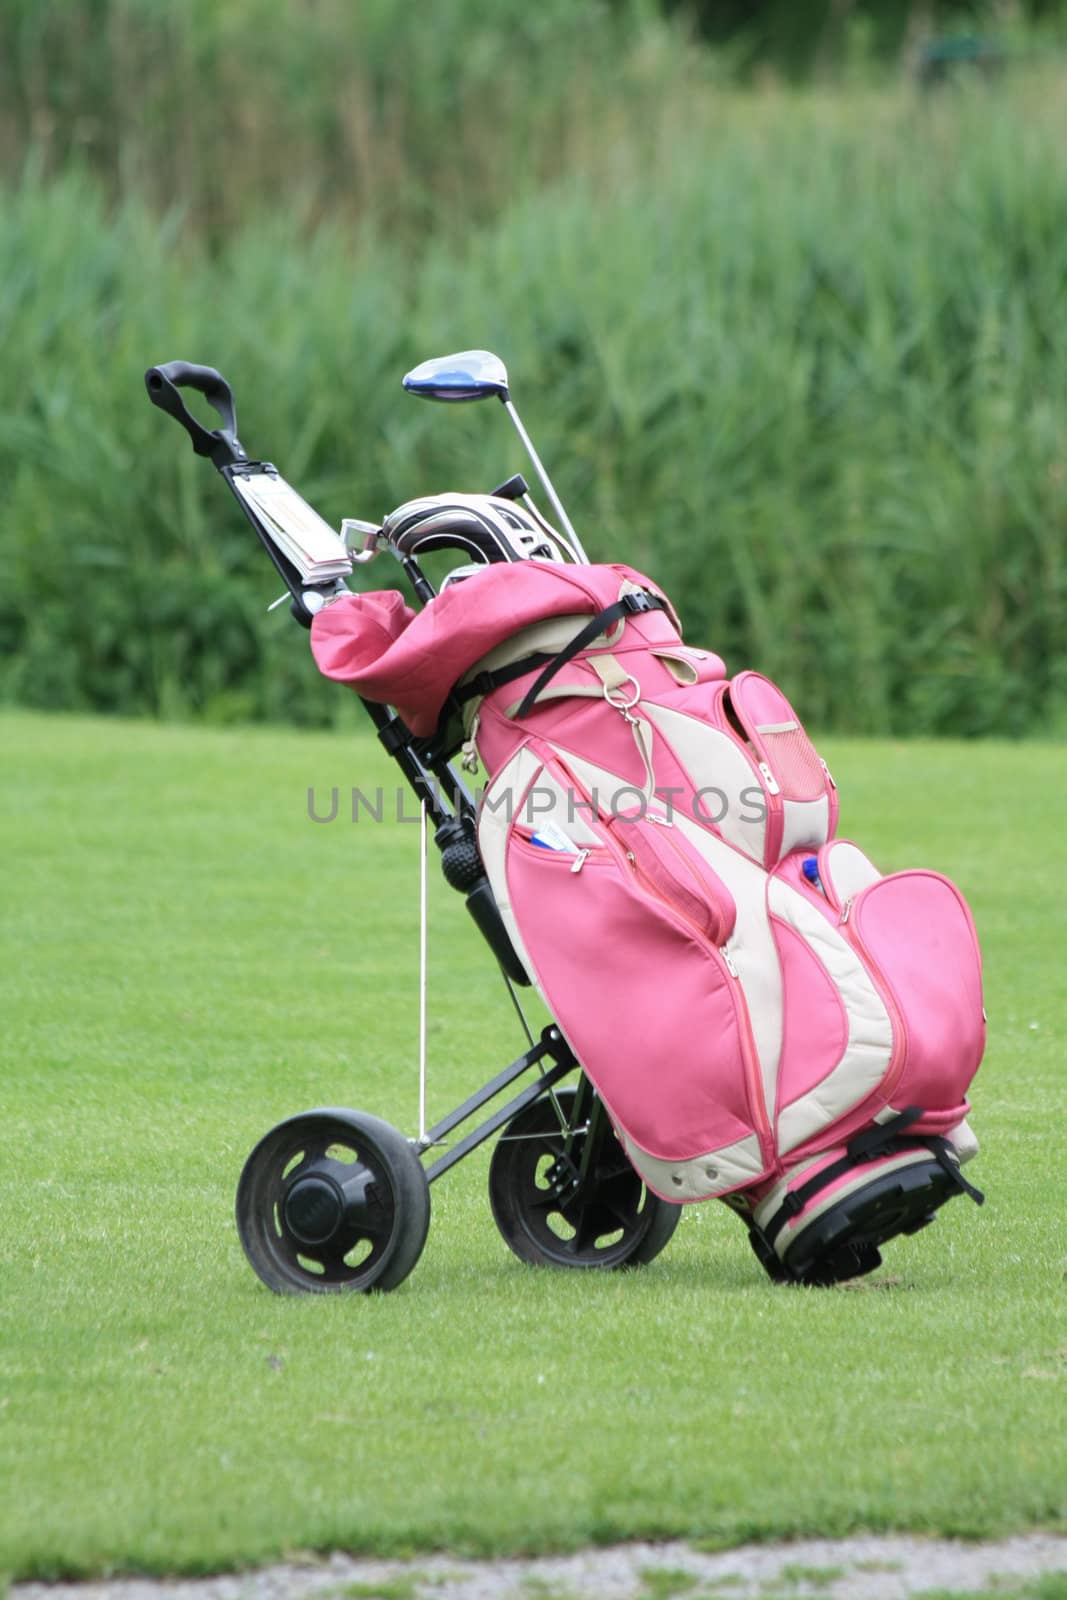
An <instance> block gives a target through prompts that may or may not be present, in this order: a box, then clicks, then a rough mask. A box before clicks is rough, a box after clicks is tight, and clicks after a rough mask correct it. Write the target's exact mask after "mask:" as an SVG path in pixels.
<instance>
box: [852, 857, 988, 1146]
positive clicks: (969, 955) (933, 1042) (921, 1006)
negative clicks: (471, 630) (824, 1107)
mask: <svg viewBox="0 0 1067 1600" xmlns="http://www.w3.org/2000/svg"><path fill="white" fill-rule="evenodd" d="M841 927H842V931H843V932H844V933H845V935H846V937H847V938H848V939H849V940H850V942H851V943H852V944H853V945H854V946H855V947H856V949H857V950H858V951H859V953H860V954H861V956H862V957H863V959H864V961H865V962H866V964H867V966H868V967H869V969H870V971H871V974H872V976H873V977H874V978H875V980H876V981H877V982H878V984H879V986H880V987H881V989H882V992H883V997H884V998H885V1000H886V1003H887V1006H888V1008H889V1011H890V1016H891V1018H892V1022H893V1032H894V1036H895V1049H894V1055H893V1062H892V1064H891V1067H890V1071H889V1073H888V1075H887V1078H886V1080H885V1083H884V1085H883V1093H884V1097H885V1101H886V1102H887V1103H891V1104H892V1105H893V1106H894V1107H895V1108H896V1109H898V1110H900V1109H903V1107H904V1106H909V1105H915V1106H921V1107H922V1108H923V1110H924V1111H931V1112H936V1111H943V1110H947V1109H951V1108H955V1107H959V1106H961V1105H963V1103H964V1100H965V1096H966V1093H967V1089H968V1086H969V1084H970V1082H971V1079H972V1078H973V1077H974V1074H975V1072H976V1071H977V1070H978V1064H979V1062H980V1061H981V1059H982V1053H983V1051H984V1049H985V1012H984V1010H983V1008H982V958H981V951H980V950H979V947H978V937H977V934H976V933H975V928H974V921H973V919H972V917H971V913H970V910H969V908H968V906H967V903H966V901H965V900H964V898H963V896H962V895H961V894H960V891H959V890H958V889H957V888H956V886H955V884H954V883H951V882H950V881H949V879H948V878H945V877H942V876H941V874H940V873H938V872H923V871H918V872H895V873H892V874H891V875H890V876H889V877H887V878H879V879H878V881H877V882H876V883H873V884H871V885H870V886H869V887H868V888H866V889H862V890H861V891H860V893H859V894H857V895H856V896H855V897H854V898H853V899H851V900H846V901H845V902H844V904H843V906H842V908H841ZM961 1115H962V1112H961Z"/></svg>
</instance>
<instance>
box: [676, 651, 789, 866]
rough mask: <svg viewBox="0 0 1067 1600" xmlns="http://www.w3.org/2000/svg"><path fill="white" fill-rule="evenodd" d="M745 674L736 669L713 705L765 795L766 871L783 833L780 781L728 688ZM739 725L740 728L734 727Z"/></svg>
mask: <svg viewBox="0 0 1067 1600" xmlns="http://www.w3.org/2000/svg"><path fill="white" fill-rule="evenodd" d="M745 676H746V674H745V673H743V672H741V673H738V675H737V677H736V678H734V679H732V680H731V682H730V683H727V684H725V685H724V687H723V690H722V694H721V695H720V696H719V698H718V701H717V706H718V708H719V710H720V716H721V719H722V729H723V731H724V732H725V733H728V734H729V735H730V737H731V738H732V739H733V740H734V743H735V744H736V745H737V748H738V749H739V750H742V751H743V752H744V754H745V757H746V759H747V760H748V762H749V764H750V765H751V767H752V770H753V772H754V774H755V775H756V777H757V778H758V779H759V782H760V787H761V788H762V789H763V792H764V794H765V795H766V802H767V821H766V825H765V828H764V834H763V866H764V868H765V869H766V870H767V871H770V869H771V867H773V866H774V865H775V863H776V862H777V861H778V859H779V855H780V853H781V849H782V838H783V836H784V834H785V804H784V802H783V800H782V788H781V785H780V784H779V782H778V780H777V778H776V777H775V776H774V773H773V772H772V771H771V768H770V764H769V762H768V761H767V760H766V756H767V750H766V747H765V746H764V744H763V741H762V739H760V737H759V735H758V734H757V733H756V732H755V730H754V728H753V727H752V724H751V719H750V718H749V717H747V716H745V717H742V715H741V712H740V711H739V710H738V707H737V703H736V701H735V699H734V696H733V694H732V692H731V691H732V689H733V687H734V685H736V684H739V683H740V682H741V680H742V679H743V678H744V677H745ZM726 695H729V697H730V702H729V703H730V707H731V715H727V713H726V710H725V708H724V707H723V705H722V701H723V698H724V697H725V696H726ZM735 724H736V726H735ZM739 729H740V731H738V730H739ZM683 770H684V767H683Z"/></svg>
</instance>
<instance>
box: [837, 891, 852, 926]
mask: <svg viewBox="0 0 1067 1600" xmlns="http://www.w3.org/2000/svg"><path fill="white" fill-rule="evenodd" d="M851 915H852V896H851V895H849V897H848V899H847V900H846V901H845V903H844V905H843V906H842V907H841V916H840V918H839V919H838V920H839V922H840V923H845V922H847V921H848V919H849V917H850V916H851Z"/></svg>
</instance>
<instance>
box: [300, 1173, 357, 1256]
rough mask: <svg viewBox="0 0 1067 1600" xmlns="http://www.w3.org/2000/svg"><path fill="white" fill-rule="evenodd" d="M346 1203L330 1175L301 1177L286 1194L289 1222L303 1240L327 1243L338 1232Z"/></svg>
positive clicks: (303, 1241) (312, 1242)
mask: <svg viewBox="0 0 1067 1600" xmlns="http://www.w3.org/2000/svg"><path fill="white" fill-rule="evenodd" d="M343 1213H344V1203H343V1201H342V1199H341V1195H340V1194H339V1192H338V1190H337V1186H336V1185H335V1184H333V1183H331V1182H330V1180H329V1179H328V1178H324V1177H321V1176H318V1175H312V1176H309V1177H306V1178H301V1179H300V1180H299V1181H298V1182H297V1183H294V1184H293V1187H292V1188H291V1189H290V1190H289V1193H288V1194H287V1195H286V1197H285V1223H286V1226H287V1228H288V1229H289V1232H290V1233H291V1234H293V1236H294V1237H295V1238H296V1239H299V1241H300V1242H301V1244H325V1243H326V1241H327V1239H330V1238H332V1236H333V1235H334V1234H335V1233H336V1232H337V1229H338V1226H339V1225H340V1222H341V1217H342V1215H343Z"/></svg>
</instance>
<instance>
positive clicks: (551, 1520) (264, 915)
mask: <svg viewBox="0 0 1067 1600" xmlns="http://www.w3.org/2000/svg"><path fill="white" fill-rule="evenodd" d="M0 741H2V745H0V747H2V749H3V752H4V760H3V773H4V779H5V782H4V786H3V796H2V805H3V840H4V869H3V885H4V894H3V901H4V915H3V918H2V929H0V938H2V941H3V944H2V960H0V993H2V1011H0V1015H2V1029H0V1051H2V1068H0V1083H2V1105H3V1123H2V1133H3V1143H2V1157H0V1218H2V1228H0V1283H2V1303H0V1481H2V1482H3V1483H4V1485H5V1490H4V1493H3V1495H2V1496H0V1572H6V1573H7V1574H8V1575H10V1576H23V1577H27V1576H54V1575H59V1574H63V1573H69V1574H81V1573H91V1572H97V1571H103V1570H108V1569H122V1568H137V1569H149V1570H155V1571H183V1572H194V1571H199V1570H206V1569H212V1568H219V1567H225V1566H232V1565H238V1564H242V1563H252V1562H261V1561H265V1560H267V1559H269V1558H272V1557H275V1556H277V1555H279V1554H280V1553H282V1552H287V1551H297V1550H306V1549H309V1548H316V1547H317V1548H329V1547H345V1548H347V1549H349V1550H353V1551H365V1552H375V1553H380V1554H397V1553H400V1552H405V1551H414V1550H425V1549H429V1548H432V1547H448V1548H451V1549H453V1550H456V1551H467V1552H488V1551H516V1552H517V1551H532V1550H537V1549H543V1548H550V1547H554V1548H569V1547H574V1546H577V1545H579V1544H582V1543H585V1542H588V1541H593V1540H608V1539H618V1538H626V1537H633V1536H639V1535H640V1536H646V1537H658V1536H668V1535H689V1536H692V1537H694V1538H696V1539H699V1540H705V1541H711V1542H713V1543H715V1544H728V1543H730V1542H734V1541H739V1540H741V1539H745V1538H750V1537H757V1538H760V1537H771V1536H776V1535H788V1534H815V1533H818V1534H825V1535H833V1534H844V1533H847V1532H850V1531H855V1530H857V1529H861V1528H863V1529H871V1530H891V1529H908V1530H913V1531H917V1532H930V1533H933V1532H940V1533H955V1534H961V1535H965V1536H972V1535H973V1536H978V1535H992V1534H997V1533H1003V1532H1005V1531H1009V1530H1017V1529H1022V1528H1027V1527H1033V1526H1039V1525H1040V1526H1046V1527H1055V1528H1060V1529H1062V1528H1065V1527H1067V1276H1065V1275H1067V1230H1065V1194H1067V1190H1065V1186H1064V1159H1063V1157H1064V1147H1065V1139H1064V1132H1063V1129H1064V1114H1065V1111H1067V1105H1065V1101H1067V1090H1065V1085H1067V1072H1065V1060H1064V1056H1065V1040H1067V982H1065V980H1064V951H1065V946H1067V941H1065V937H1064V935H1065V911H1064V906H1065V899H1064V884H1065V870H1064V869H1065V859H1064V856H1065V846H1064V832H1063V795H1062V789H1063V779H1064V776H1065V773H1067V760H1065V752H1064V749H1063V747H1062V746H1061V747H1059V748H1054V747H1041V746H1034V745H1022V746H1013V747H1009V746H1005V745H993V744H985V745H978V746H963V745H952V744H918V743H917V744H897V745H891V744H869V743H859V742H834V741H826V742H825V744H824V753H825V754H826V755H827V757H828V759H829V760H830V761H831V764H832V766H833V768H834V770H835V774H836V776H837V778H838V782H839V784H840V787H841V792H842V795H843V816H842V830H843V832H845V833H846V834H852V835H855V836H857V837H858V838H859V839H860V841H861V842H862V843H863V844H864V845H865V846H866V847H867V848H868V849H869V851H870V853H871V854H872V855H873V856H874V857H875V859H876V860H877V861H878V862H879V864H880V865H881V866H882V867H883V868H884V869H887V870H889V869H892V868H896V867H903V866H908V865H933V866H937V867H939V868H941V869H943V870H945V871H946V872H948V873H949V874H950V875H951V876H953V877H955V878H956V879H957V880H958V881H959V882H960V884H961V885H962V886H963V888H964V890H965V892H966V893H967V894H968V896H969V898H970V900H971V903H972V905H973V907H974V911H975V915H976V918H977V921H978V927H979V932H980V934H981V936H982V939H983V944H984V948H985V956H986V967H987V1004H988V1009H989V1015H990V1043H989V1051H988V1055H987V1059H986V1062H985V1065H984V1067H983V1069H982V1072H981V1074H980V1075H979V1078H978V1080H977V1083H976V1086H975V1093H974V1107H975V1111H974V1116H973V1119H972V1120H973V1122H974V1125H975V1127H976V1130H977V1132H978V1134H979V1137H980V1138H981V1139H982V1140H983V1145H984V1148H983V1153H982V1155H981V1157H980V1158H979V1160H978V1162H977V1163H976V1164H975V1165H974V1167H972V1168H970V1169H969V1172H970V1173H971V1175H972V1176H973V1177H974V1179H975V1181H976V1182H978V1183H979V1184H980V1185H981V1187H983V1188H984V1189H985V1190H986V1192H987V1195H988V1202H987V1205H986V1206H985V1208H984V1210H982V1211H977V1210H976V1209H975V1208H974V1207H973V1206H971V1205H970V1204H969V1203H967V1202H964V1201H955V1202H953V1203H952V1205H950V1206H949V1207H948V1208H947V1209H946V1210H945V1211H944V1212H943V1213H942V1214H941V1217H940V1220H938V1222H937V1223H936V1224H935V1226H934V1227H933V1228H931V1229H930V1230H928V1231H927V1232H926V1233H924V1234H921V1235H919V1236H917V1237H916V1238H914V1239H911V1240H902V1241H899V1242H897V1243H895V1244H892V1245H890V1246H889V1247H888V1251H887V1260H886V1264H885V1267H884V1269H883V1270H882V1271H881V1272H880V1273H879V1274H878V1275H877V1276H876V1277H875V1278H874V1279H870V1280H866V1281H865V1282H864V1284H863V1286H862V1287H856V1288H854V1289H851V1290H831V1291H792V1290H785V1289H781V1288H775V1287H774V1286H772V1285H771V1284H770V1282H769V1281H768V1280H767V1279H766V1278H765V1277H764V1275H763V1273H762V1270H761V1269H760V1268H759V1266H758V1265H757V1263H756V1261H755V1258H754V1257H753V1256H752V1255H751V1254H750V1251H749V1248H748V1245H747V1242H746V1240H745V1238H744V1234H743V1230H742V1228H741V1227H740V1225H739V1224H738V1223H737V1221H736V1219H734V1218H733V1217H731V1216H730V1215H729V1214H728V1212H727V1211H726V1210H725V1208H723V1207H721V1206H717V1205H705V1206H697V1207H690V1208H688V1210H687V1211H686V1214H685V1215H684V1217H683V1220H682V1224H681V1226H680V1227H679V1229H678V1232H677V1233H676V1234H675V1237H674V1240H673V1242H672V1244H671V1245H670V1246H669V1247H668V1249H667V1251H666V1252H665V1253H664V1255H663V1256H661V1257H660V1258H659V1260H658V1261H657V1262H655V1263H654V1264H653V1265H652V1266H651V1267H649V1268H648V1269H646V1270H645V1271H643V1272H635V1273H630V1274H623V1275H612V1274H604V1275H585V1274H568V1273H549V1272H543V1271H537V1270H534V1269H530V1268H525V1267H523V1266H522V1265H521V1264H520V1263H519V1262H518V1261H516V1260H515V1259H514V1257H512V1255H511V1254H510V1252H509V1251H508V1250H507V1248H506V1247H505V1245H504V1243H503V1241H502V1239H501V1238H500V1237H499V1235H498V1233H497V1231H496V1229H495V1227H494V1224H493V1221H492V1217H491V1214H490V1211H489V1207H488V1202H487V1199H486V1194H485V1177H486V1168H487V1164H488V1153H487V1150H485V1149H483V1150H482V1151H479V1152H478V1153H477V1154H476V1155H475V1156H473V1157H472V1158H471V1159H470V1160H469V1161H467V1162H465V1163H463V1164H461V1165H460V1166H459V1167H458V1168H457V1169H456V1170H455V1171H454V1172H452V1173H450V1174H449V1175H447V1176H446V1177H445V1178H444V1179H443V1180H442V1181H441V1182H440V1183H439V1184H435V1186H434V1188H433V1191H432V1201H433V1220H432V1222H431V1229H430V1237H429V1242H428V1244H427V1248H426V1252H425V1254H424V1256H423V1258H422V1260H421V1262H420V1263H419V1265H418V1266H417V1267H416V1269H415V1271H414V1273H413V1274H412V1276H411V1277H410V1278H409V1279H408V1280H407V1282H406V1283H405V1284H404V1285H403V1286H402V1287H401V1288H400V1289H399V1290H398V1291H397V1292H396V1293H394V1294H391V1295H384V1296H378V1297H360V1296H342V1297H335V1298H318V1297H308V1298H303V1297H301V1298H276V1297H275V1296H272V1295H271V1294H270V1293H269V1292H268V1291H267V1290H266V1289H265V1288H263V1287H262V1286H261V1285H260V1283H259V1282H258V1280H257V1279H256V1278H255V1277H254V1276H253V1274H252V1273H251V1271H250V1270H249V1268H248V1267H247V1265H246V1263H245V1260H244V1257H243V1255H242V1253H241V1250H240V1247H239V1245H238V1242H237V1238H236V1235H235V1230H234V1226H233V1219H232V1205H233V1192H234V1186H235V1183H236V1179H237V1175H238V1173H239V1171H240V1168H241V1165H242V1163H243V1161H244V1158H245V1156H246V1154H247V1152H248V1150H249V1149H250V1148H251V1146H252V1144H253V1143H254V1142H255V1141H256V1140H257V1139H258V1138H259V1136H260V1135H261V1134H262V1133H264V1132H265V1131H266V1130H267V1128H268V1127H269V1126H270V1125H271V1124H272V1123H273V1122H274V1121H276V1120H277V1119H279V1118H280V1117H282V1116H285V1115H287V1114H289V1113H291V1112H294V1111H299V1110H302V1109H305V1108H308V1107H311V1106H316V1105H323V1104H339V1105H355V1106H359V1107H362V1108H364V1109H367V1110H371V1111H374V1112H376V1113H378V1114H379V1115H381V1116H384V1117H387V1118H389V1119H390V1120H391V1121H394V1122H396V1123H397V1124H398V1125H399V1126H400V1127H401V1128H402V1129H403V1130H404V1131H405V1132H406V1133H410V1132H412V1131H414V1125H415V1118H416V1084H415V1062H416V958H417V937H416V930H417V889H418V867H417V830H416V829H415V828H412V827H406V826H403V825H400V824H397V823H395V822H393V823H391V824H390V825H388V826H386V825H383V826H377V827H375V826H372V825H370V824H369V823H367V822H366V821H365V820H364V821H361V822H360V823H359V824H358V825H357V826H353V825H352V824H351V823H348V822H345V821H344V820H338V821H337V822H335V823H333V824H331V825H329V826H316V825H315V824H313V823H312V822H310V821H309V820H308V816H307V789H308V787H309V786H310V785H314V786H315V787H316V790H317V793H318V794H319V795H320V796H323V797H324V796H325V795H326V794H327V792H328V790H329V788H330V787H332V786H333V785H335V784H336V785H338V786H339V787H340V788H341V790H342V794H344V793H345V792H346V791H347V790H349V789H350V788H351V786H352V785H353V784H354V783H358V784H359V785H360V786H361V787H362V788H363V789H364V790H366V789H367V788H368V787H369V786H373V785H374V784H376V783H378V782H379V781H380V782H383V783H386V784H389V785H395V781H396V778H395V774H394V769H393V768H392V767H391V766H390V764H389V763H388V762H387V760H386V758H385V757H384V756H382V755H381V754H380V753H379V751H378V749H377V747H376V746H375V745H374V744H373V742H372V741H371V740H370V739H369V737H366V736H363V735H360V736H358V737H357V738H355V739H353V738H351V737H350V736H347V735H345V736H338V735H332V736H327V735H318V734H316V735H313V736H312V735H301V734H299V733H293V732H284V731H278V730H263V729H256V730H242V731H237V732H230V731H225V732H222V731H202V730H197V729H185V728H176V727H158V726H153V725H148V724H127V723H122V722H118V721H97V720H89V719H84V720H79V719H73V718H61V717H37V716H30V715H23V714H16V713H8V714H5V715H3V716H0ZM343 816H344V806H343V804H342V818H343ZM435 871H436V869H435ZM431 908H432V927H431V944H430V958H431V1032H430V1058H431V1086H430V1087H431V1096H430V1113H431V1116H433V1115H436V1114H439V1113H441V1112H442V1111H444V1110H445V1109H447V1108H448V1107H449V1106H450V1105H452V1104H453V1103H454V1102H455V1101H456V1100H458V1099H459V1098H461V1097H462V1096H463V1095H464V1094H465V1093H467V1092H469V1090H470V1089H472V1088H473V1087H475V1086H476V1085H478V1084H479V1083H481V1082H482V1081H483V1080H484V1079H485V1078H486V1077H488V1076H489V1075H490V1074H491V1073H492V1072H493V1071H495V1070H496V1069H497V1068H498V1067H499V1066H501V1065H503V1064H504V1062H505V1061H506V1060H508V1059H510V1058H511V1056H512V1055H514V1054H516V1053H517V1051H518V1049H519V1048H520V1047H521V1039H520V1036H519V1034H518V1030H517V1027H516V1024H515V1020H514V1017H513V1015H512V1013H511V1010H510V1006H509V1003H508V1000H507V996H506V994H505V993H504V991H503V988H502V986H501V985H500V984H499V982H498V980H497V979H496V978H495V975H494V969H493V966H492V962H491V958H490V957H489V956H488V953H487V952H486V951H485V949H484V947H483V946H482V945H481V944H480V942H479V940H478V938H477V935H476V934H475V932H474V930H473V928H472V927H471V926H470V925H469V919H468V917H467V915H466V912H465V911H464V908H463V905H462V902H461V901H460V900H459V898H458V897H456V896H454V895H452V893H451V891H449V890H448V889H447V887H446V886H445V885H444V883H443V882H442V881H441V880H440V879H439V877H436V876H435V877H434V879H433V881H432V884H431Z"/></svg>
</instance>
